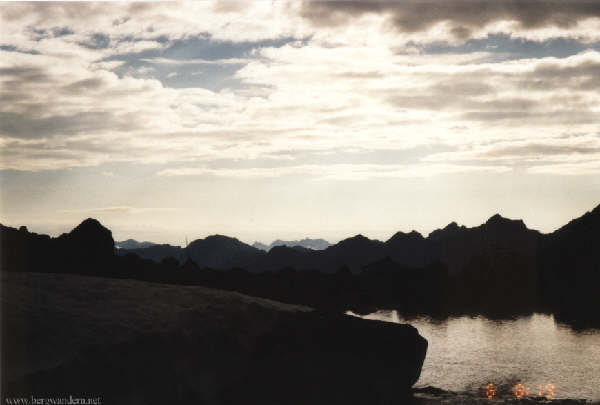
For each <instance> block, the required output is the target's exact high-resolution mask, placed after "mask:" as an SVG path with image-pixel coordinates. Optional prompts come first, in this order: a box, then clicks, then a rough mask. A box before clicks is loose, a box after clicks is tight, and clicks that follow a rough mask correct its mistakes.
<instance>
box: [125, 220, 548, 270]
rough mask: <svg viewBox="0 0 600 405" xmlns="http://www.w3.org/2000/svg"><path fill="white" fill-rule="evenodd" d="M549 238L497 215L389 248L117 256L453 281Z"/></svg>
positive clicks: (199, 248) (169, 250)
mask: <svg viewBox="0 0 600 405" xmlns="http://www.w3.org/2000/svg"><path fill="white" fill-rule="evenodd" d="M550 235H552V234H547V235H545V234H542V233H540V232H538V231H535V230H531V229H529V228H527V226H526V225H525V224H524V223H523V221H521V220H512V219H508V218H504V217H502V216H501V215H499V214H496V215H493V216H492V217H490V218H489V219H488V220H487V221H486V222H485V223H483V224H481V225H479V226H475V227H471V228H468V227H465V226H459V225H458V224H457V223H456V222H451V223H450V224H448V225H447V226H445V227H444V228H441V229H436V230H434V231H433V232H431V233H430V234H429V235H428V236H427V237H424V236H423V235H421V234H420V233H418V232H416V231H411V232H409V233H404V232H397V233H396V234H394V235H393V236H392V237H391V238H390V239H388V240H387V241H385V242H382V241H379V240H374V239H369V238H367V237H365V236H363V235H360V234H359V235H356V236H353V237H350V238H347V239H344V240H342V241H340V242H338V243H336V244H334V245H329V246H328V247H326V248H325V249H321V250H316V249H312V248H307V247H306V246H303V245H302V244H300V245H294V244H295V242H296V241H288V242H286V241H282V240H276V241H274V242H273V243H272V244H271V245H272V246H270V247H269V246H266V245H264V244H259V243H255V244H254V245H253V246H250V245H248V244H245V243H243V242H241V241H239V240H237V239H235V238H230V237H227V236H223V235H213V236H209V237H207V238H204V239H198V240H195V241H193V242H191V243H190V244H189V245H188V247H187V248H181V247H178V246H171V245H154V246H150V247H146V248H136V249H119V250H118V251H117V253H118V254H119V255H125V254H127V253H134V254H136V255H139V256H140V257H142V258H145V259H151V260H154V261H157V262H160V261H162V260H164V259H166V258H167V257H173V258H175V259H176V260H177V261H178V262H179V263H182V262H184V261H186V260H188V259H189V260H192V261H193V262H195V263H196V264H197V265H198V266H200V267H210V268H215V269H229V268H232V267H240V268H244V269H247V270H249V271H252V272H261V271H267V270H268V271H275V270H279V269H281V268H285V267H292V268H295V269H297V270H318V271H321V272H325V273H333V272H336V271H338V270H339V269H341V268H348V269H349V270H350V271H352V272H354V273H356V272H359V271H360V270H361V269H362V268H363V267H365V266H367V265H369V264H371V263H372V262H375V261H377V260H381V259H383V258H386V257H389V258H390V259H392V260H393V261H394V262H396V263H398V264H399V265H401V266H407V267H426V266H428V265H431V264H433V263H436V262H441V263H443V264H444V265H445V266H446V267H447V268H448V271H449V274H450V275H456V274H458V273H460V272H461V270H462V269H464V268H465V267H466V266H467V265H468V264H469V262H470V261H471V260H473V258H475V257H477V256H478V255H481V254H483V252H488V253H489V252H492V251H497V248H503V249H509V250H511V251H515V252H516V253H518V254H520V255H524V256H531V257H535V256H536V255H538V251H539V249H540V248H541V246H542V245H543V244H544V243H545V241H546V240H547V239H548V238H550V237H551V236H550ZM303 241H305V242H306V241H310V243H311V244H312V243H313V242H314V241H318V243H322V242H321V241H323V242H325V243H327V242H326V241H324V240H319V239H312V240H311V239H304V240H303ZM298 242H302V241H298ZM306 244H307V243H304V245H306ZM289 245H292V246H289ZM313 246H314V244H313ZM265 247H266V248H267V249H268V250H267V249H265ZM494 249H496V250H494Z"/></svg>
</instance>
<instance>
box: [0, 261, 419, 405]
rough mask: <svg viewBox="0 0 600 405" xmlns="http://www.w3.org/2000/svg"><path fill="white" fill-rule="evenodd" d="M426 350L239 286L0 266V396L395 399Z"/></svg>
mask: <svg viewBox="0 0 600 405" xmlns="http://www.w3.org/2000/svg"><path fill="white" fill-rule="evenodd" d="M426 348H427V341H426V340H425V339H423V338H422V337H421V336H419V334H418V333H417V331H416V329H414V328H413V327H411V326H409V325H397V324H390V323H383V322H377V321H366V320H362V319H358V318H354V317H349V316H343V315H333V314H325V313H322V312H319V311H314V310H311V309H310V308H307V307H301V306H293V305H286V304H282V303H278V302H275V301H269V300H265V299H259V298H253V297H249V296H245V295H242V294H238V293H232V292H224V291H220V290H212V289H207V288H203V287H190V286H174V285H163V284H155V283H146V282H140V281H132V280H116V279H107V278H96V277H82V276H77V275H66V274H38V273H6V272H3V273H2V387H3V393H2V394H3V396H4V397H10V396H12V397H14V396H25V397H30V396H32V395H33V396H36V397H46V398H47V397H62V396H66V397H68V396H69V395H73V396H74V397H76V396H79V397H88V398H89V397H101V398H102V403H105V404H114V403H123V404H133V403H139V404H152V403H156V404H166V403H172V404H177V403H194V404H254V403H260V404H283V403H285V404H309V403H310V404H354V403H356V404H358V403H360V404H364V403H370V404H376V403H391V402H393V401H400V402H397V403H401V398H403V396H404V395H405V394H406V393H407V392H408V390H409V388H410V387H411V386H412V384H413V383H414V382H415V381H416V380H417V379H418V377H419V374H420V370H421V366H422V364H423V360H424V357H425V352H426ZM3 403H4V399H3Z"/></svg>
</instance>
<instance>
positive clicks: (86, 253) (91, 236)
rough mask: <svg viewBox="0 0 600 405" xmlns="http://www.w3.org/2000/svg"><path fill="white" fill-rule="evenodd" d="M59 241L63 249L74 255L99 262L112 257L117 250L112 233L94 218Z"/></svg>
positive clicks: (63, 235)
mask: <svg viewBox="0 0 600 405" xmlns="http://www.w3.org/2000/svg"><path fill="white" fill-rule="evenodd" d="M57 239H58V241H59V243H61V244H63V248H65V249H67V250H69V251H71V252H72V253H73V254H74V255H79V256H82V257H88V258H96V259H98V260H99V259H100V258H104V259H106V258H108V257H110V256H112V255H113V253H114V249H115V241H114V240H113V237H112V232H111V231H110V230H109V229H107V228H105V227H104V226H102V224H101V223H100V222H99V221H98V220H96V219H93V218H88V219H86V220H84V221H83V222H82V223H80V224H79V225H77V226H76V227H75V229H73V230H72V231H71V232H69V233H63V234H62V235H60V236H59V237H58V238H57Z"/></svg>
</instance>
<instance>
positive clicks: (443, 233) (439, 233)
mask: <svg viewBox="0 0 600 405" xmlns="http://www.w3.org/2000/svg"><path fill="white" fill-rule="evenodd" d="M465 229H467V228H466V227H465V226H464V225H458V224H457V223H456V222H454V221H452V222H450V223H449V224H448V225H446V226H445V227H444V228H443V229H436V230H435V231H433V232H431V233H430V234H429V236H428V238H429V239H433V240H435V239H441V238H445V237H448V236H452V235H454V234H456V233H457V232H460V231H463V230H465Z"/></svg>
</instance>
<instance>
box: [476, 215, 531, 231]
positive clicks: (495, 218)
mask: <svg viewBox="0 0 600 405" xmlns="http://www.w3.org/2000/svg"><path fill="white" fill-rule="evenodd" d="M485 225H487V226H492V227H499V226H502V227H507V226H511V227H514V228H521V229H526V228H527V227H526V226H525V223H524V222H523V221H522V220H521V219H509V218H505V217H503V216H502V215H500V214H495V215H492V216H491V217H490V219H488V220H487V221H486V222H485Z"/></svg>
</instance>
